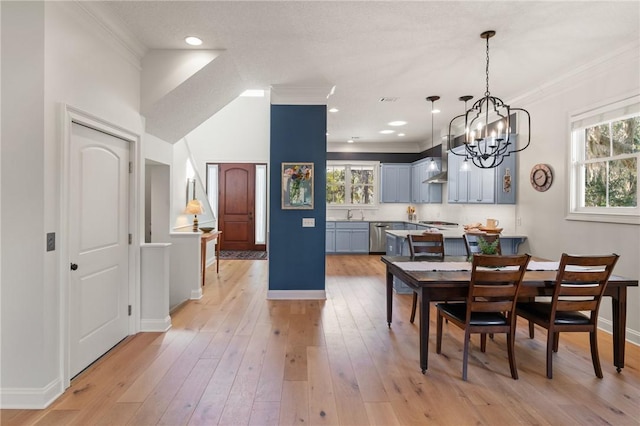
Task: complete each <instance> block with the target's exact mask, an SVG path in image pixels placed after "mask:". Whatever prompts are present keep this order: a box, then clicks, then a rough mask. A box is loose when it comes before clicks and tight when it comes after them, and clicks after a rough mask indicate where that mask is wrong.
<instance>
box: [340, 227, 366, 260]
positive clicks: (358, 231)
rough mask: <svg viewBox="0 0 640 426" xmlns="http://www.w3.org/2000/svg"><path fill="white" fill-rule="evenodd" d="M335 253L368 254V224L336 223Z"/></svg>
mask: <svg viewBox="0 0 640 426" xmlns="http://www.w3.org/2000/svg"><path fill="white" fill-rule="evenodd" d="M334 252H335V253H369V222H355V223H354V222H336V223H335V250H334Z"/></svg>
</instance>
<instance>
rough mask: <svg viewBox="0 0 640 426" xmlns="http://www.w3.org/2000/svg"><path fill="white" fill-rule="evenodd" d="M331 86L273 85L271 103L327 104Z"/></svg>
mask: <svg viewBox="0 0 640 426" xmlns="http://www.w3.org/2000/svg"><path fill="white" fill-rule="evenodd" d="M330 92H331V86H320V87H302V86H285V85H278V84H275V85H273V86H271V105H326V104H327V94H329V93H330Z"/></svg>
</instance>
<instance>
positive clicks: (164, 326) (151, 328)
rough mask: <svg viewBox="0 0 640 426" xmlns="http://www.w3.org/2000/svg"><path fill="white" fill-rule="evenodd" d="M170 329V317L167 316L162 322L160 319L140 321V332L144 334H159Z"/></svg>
mask: <svg viewBox="0 0 640 426" xmlns="http://www.w3.org/2000/svg"><path fill="white" fill-rule="evenodd" d="M170 328H171V317H170V316H169V315H167V317H166V318H165V319H163V320H161V319H143V320H140V331H146V332H156V331H159V332H161V333H163V332H165V331H168V330H169V329H170Z"/></svg>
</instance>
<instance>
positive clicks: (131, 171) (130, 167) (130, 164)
mask: <svg viewBox="0 0 640 426" xmlns="http://www.w3.org/2000/svg"><path fill="white" fill-rule="evenodd" d="M129 173H133V162H132V161H129Z"/></svg>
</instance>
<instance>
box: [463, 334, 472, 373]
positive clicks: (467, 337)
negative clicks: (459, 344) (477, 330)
mask: <svg viewBox="0 0 640 426" xmlns="http://www.w3.org/2000/svg"><path fill="white" fill-rule="evenodd" d="M469 340H471V335H470V333H469V329H468V328H467V329H466V330H465V331H464V352H463V353H462V380H464V381H465V382H466V381H467V362H468V361H469Z"/></svg>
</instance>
